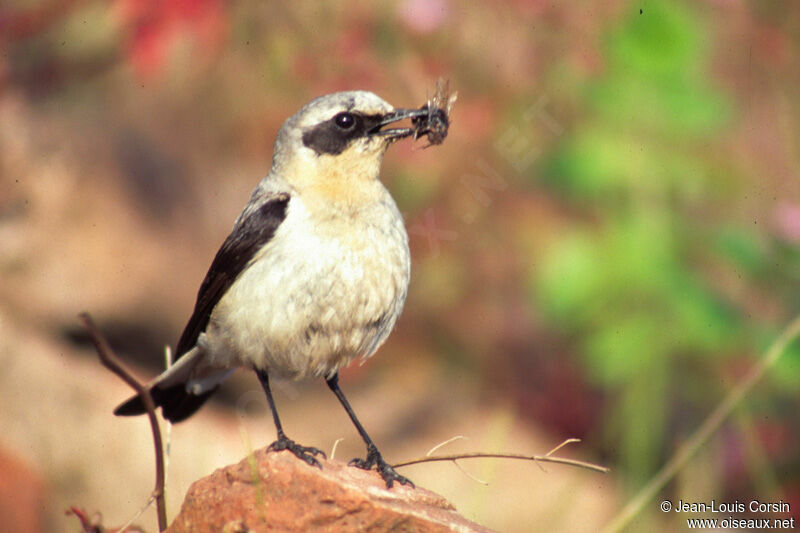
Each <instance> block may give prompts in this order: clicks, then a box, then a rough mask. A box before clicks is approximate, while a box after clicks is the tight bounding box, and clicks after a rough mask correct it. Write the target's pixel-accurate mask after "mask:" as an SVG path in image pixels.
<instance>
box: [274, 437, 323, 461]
mask: <svg viewBox="0 0 800 533" xmlns="http://www.w3.org/2000/svg"><path fill="white" fill-rule="evenodd" d="M283 450H289V451H290V452H292V453H293V454H295V455H296V456H297V457H298V458H299V459H302V460H303V461H305V462H306V463H308V464H310V465H311V466H316V467H317V468H319V469H322V465H321V464H320V462H319V461H318V460H317V458H316V457H314V456H315V455H322V457H323V458H327V456H326V455H325V452H323V451H322V450H320V449H319V448H314V447H312V446H300V445H299V444H297V443H296V442H295V441H293V440H292V439H289V438H287V437H286V436H279V437H278V440H276V441H275V442H273V443H272V444H270V445H269V446H268V447H267V451H269V452H280V451H283Z"/></svg>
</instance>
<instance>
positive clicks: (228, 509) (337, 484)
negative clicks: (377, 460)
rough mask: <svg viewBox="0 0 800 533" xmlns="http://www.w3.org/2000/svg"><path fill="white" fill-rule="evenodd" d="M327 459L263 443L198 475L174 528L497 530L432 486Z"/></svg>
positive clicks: (198, 531)
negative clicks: (388, 480)
mask: <svg viewBox="0 0 800 533" xmlns="http://www.w3.org/2000/svg"><path fill="white" fill-rule="evenodd" d="M320 461H321V463H322V470H320V469H318V468H316V467H312V466H309V465H307V464H306V463H304V462H302V461H300V460H299V459H297V458H296V457H295V456H294V455H292V454H291V453H290V452H280V453H273V452H270V453H268V452H266V450H265V449H262V450H258V451H256V452H255V453H254V456H251V457H249V458H245V459H243V460H242V461H241V462H240V463H238V464H235V465H230V466H227V467H225V468H222V469H220V470H217V471H216V472H214V473H213V474H211V475H210V476H208V477H205V478H203V479H200V480H198V481H196V482H194V483H193V484H192V486H191V487H190V488H189V492H188V494H187V495H186V498H185V500H184V502H183V505H182V507H181V511H180V513H179V514H178V516H177V517H176V518H175V520H174V521H173V522H172V524H171V525H170V527H169V528H168V529H167V531H168V532H169V533H182V532H192V533H202V532H214V533H217V532H220V531H223V532H228V533H234V532H244V531H248V532H261V531H374V532H377V531H402V532H411V531H425V532H437V531H463V532H472V531H475V532H486V531H490V530H488V529H486V528H484V527H482V526H479V525H478V524H475V523H473V522H470V521H469V520H467V519H466V518H464V517H463V516H461V515H459V514H458V513H457V512H456V510H455V508H454V507H453V506H452V505H451V504H450V503H449V502H448V501H447V500H445V499H444V498H442V497H441V496H439V495H438V494H435V493H433V492H431V491H429V490H426V489H424V488H421V487H417V488H411V487H408V486H404V485H400V486H398V485H397V484H395V486H394V487H393V488H392V489H389V490H387V489H386V485H385V484H384V482H383V480H382V479H381V478H380V476H379V475H378V474H377V472H374V471H370V472H368V471H365V470H361V469H358V468H355V467H351V466H348V465H346V464H345V463H342V462H339V461H328V460H324V459H320ZM251 465H252V466H251Z"/></svg>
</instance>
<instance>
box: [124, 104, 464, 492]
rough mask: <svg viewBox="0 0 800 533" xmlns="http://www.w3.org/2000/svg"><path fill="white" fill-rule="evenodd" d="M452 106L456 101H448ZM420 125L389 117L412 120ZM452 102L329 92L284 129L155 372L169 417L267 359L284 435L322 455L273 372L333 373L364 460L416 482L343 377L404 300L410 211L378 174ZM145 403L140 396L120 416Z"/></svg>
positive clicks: (184, 413)
mask: <svg viewBox="0 0 800 533" xmlns="http://www.w3.org/2000/svg"><path fill="white" fill-rule="evenodd" d="M447 111H449V108H448V110H447ZM407 118H410V119H412V120H413V126H412V127H408V128H405V127H400V128H398V127H395V128H388V129H387V128H385V126H388V125H390V124H393V123H395V122H397V121H400V120H402V119H407ZM447 120H448V118H447V112H446V111H444V110H439V109H438V108H437V109H431V108H430V103H429V104H428V108H426V107H425V106H423V108H422V109H414V110H411V109H395V108H394V107H392V106H391V105H389V104H388V103H386V102H385V101H383V100H382V99H381V98H379V97H378V96H376V95H375V94H373V93H370V92H366V91H350V92H341V93H335V94H330V95H327V96H322V97H320V98H317V99H315V100H313V101H311V102H310V103H309V104H307V105H306V106H305V107H303V108H302V109H301V110H300V111H299V112H298V113H297V114H295V115H294V116H292V117H291V118H289V119H288V120H287V121H286V122H285V123H284V124H283V126H282V127H281V129H280V131H279V132H278V137H277V139H276V141H275V148H274V155H273V160H272V168H271V169H270V171H269V174H267V176H266V177H265V178H264V179H263V180H262V181H261V183H259V184H258V186H257V187H256V189H255V190H254V191H253V194H252V196H251V197H250V201H249V202H248V203H247V205H246V206H245V208H244V210H243V211H242V213H241V214H240V215H239V218H238V219H237V220H236V222H235V224H234V227H233V231H232V232H231V234H230V235H229V236H228V238H227V239H226V240H225V242H224V243H223V244H222V247H221V248H220V249H219V251H218V252H217V255H216V257H214V260H213V262H212V263H211V267H210V269H209V271H208V274H207V275H206V278H205V280H204V281H203V284H202V285H201V286H200V291H199V293H198V295H197V302H196V304H195V307H194V312H193V313H192V316H191V318H190V319H189V322H188V324H187V325H186V328H185V329H184V331H183V334H182V335H181V337H180V340H179V341H178V346H177V349H176V353H177V361H176V363H175V364H174V365H173V366H171V367H170V368H169V369H168V370H166V371H165V372H164V373H163V374H161V375H160V376H158V377H157V378H156V379H155V380H154V381H153V383H151V385H150V393H151V395H152V397H153V400H154V401H155V403H156V405H157V406H160V407H161V410H162V413H163V415H164V417H165V418H166V419H168V420H170V421H172V422H178V421H181V420H184V419H185V418H187V417H189V416H190V415H192V414H193V413H194V412H195V411H196V410H197V409H199V408H200V406H201V405H202V404H203V402H205V401H206V400H207V399H208V397H209V396H210V395H211V394H213V393H214V391H215V390H216V389H217V387H219V385H220V383H222V381H223V380H225V378H227V377H228V375H230V373H231V372H232V371H233V369H234V368H236V367H240V366H243V367H249V368H252V369H253V370H255V372H256V374H257V375H258V379H259V381H260V382H261V386H262V387H263V388H264V392H265V393H266V396H267V400H268V402H269V406H270V409H271V410H272V416H273V418H274V420H275V426H276V428H277V434H278V439H277V440H276V441H275V442H273V443H272V444H271V445H270V446H269V449H271V450H290V451H291V452H292V453H294V454H295V455H296V456H297V457H299V458H301V459H303V460H304V461H306V462H307V463H309V464H312V465H316V466H320V463H319V461H317V459H316V458H315V457H314V456H315V455H316V454H322V455H323V456H324V454H323V453H322V451H320V450H319V449H317V448H313V447H306V446H300V445H299V444H297V443H296V442H294V441H292V440H290V439H289V438H288V437H286V435H285V434H284V432H283V428H282V426H281V422H280V419H279V418H278V412H277V410H276V408H275V402H274V400H273V398H272V393H271V391H270V386H269V376H273V377H274V378H283V379H293V380H299V379H304V378H312V377H323V378H325V381H326V382H327V384H328V386H329V387H330V389H331V390H332V391H333V392H334V394H336V397H337V398H338V399H339V401H340V402H341V404H342V406H344V408H345V410H346V411H347V414H348V415H349V416H350V418H351V420H352V421H353V424H355V426H356V429H357V430H358V432H359V433H360V434H361V437H362V438H363V439H364V442H365V443H366V445H367V456H366V459H354V460H353V461H351V464H353V465H355V466H357V467H359V468H364V469H370V468H372V467H376V468H377V470H378V472H379V473H380V475H381V476H382V477H383V479H384V481H385V482H386V486H387V487H391V486H392V483H393V482H394V481H397V482H399V483H402V484H411V482H410V481H409V480H408V479H407V478H405V477H403V476H401V475H399V474H398V473H397V472H395V470H394V469H393V468H392V467H391V466H390V465H389V464H388V463H386V461H384V459H383V457H382V456H381V454H380V452H379V451H378V449H377V447H376V446H375V444H374V443H373V442H372V439H370V437H369V435H368V434H367V432H366V431H365V430H364V428H363V426H362V425H361V424H360V423H359V421H358V419H357V418H356V415H355V413H354V412H353V410H352V408H351V407H350V405H349V403H348V401H347V399H346V398H345V396H344V394H343V393H342V391H341V389H340V388H339V383H338V371H339V369H340V368H342V367H344V366H346V365H347V364H349V363H350V362H351V361H353V360H354V359H357V358H361V359H366V358H368V357H370V356H371V355H372V354H373V353H375V351H376V350H377V349H378V347H379V346H380V345H381V344H382V343H383V342H384V341H385V340H386V337H387V336H388V335H389V332H390V331H391V330H392V327H393V326H394V324H395V322H396V321H397V317H398V316H399V315H400V312H401V310H402V308H403V303H404V301H405V299H406V292H407V290H408V282H409V275H410V255H409V250H408V236H407V234H406V230H405V227H404V225H403V218H402V216H401V215H400V212H399V211H398V209H397V206H396V205H395V203H394V200H393V199H392V197H391V196H390V195H389V192H388V191H387V190H386V188H385V187H384V186H383V184H382V183H381V182H380V181H379V179H378V175H379V171H380V165H381V160H382V159H383V155H384V153H385V152H386V148H387V147H388V146H389V145H390V144H392V143H393V142H394V141H397V140H398V139H402V138H405V137H409V136H412V135H413V136H414V138H417V137H418V136H420V135H424V134H425V133H426V132H428V133H429V135H428V136H429V139H432V141H431V142H436V141H438V142H441V140H442V139H443V138H444V135H446V127H447ZM144 412H145V408H144V404H143V402H142V400H141V398H140V397H138V396H136V397H134V398H131V399H129V400H128V401H127V402H125V403H123V404H122V405H120V406H119V407H118V408H117V409H116V410H115V413H116V414H118V415H137V414H142V413H144Z"/></svg>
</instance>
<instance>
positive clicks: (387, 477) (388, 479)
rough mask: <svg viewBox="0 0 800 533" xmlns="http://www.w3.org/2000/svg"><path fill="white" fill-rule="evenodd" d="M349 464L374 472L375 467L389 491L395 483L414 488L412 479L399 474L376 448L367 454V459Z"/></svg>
mask: <svg viewBox="0 0 800 533" xmlns="http://www.w3.org/2000/svg"><path fill="white" fill-rule="evenodd" d="M347 464H349V465H350V466H354V467H356V468H361V469H363V470H372V467H373V466H375V467H376V470H377V471H378V473H379V474H380V475H381V478H383V481H384V482H385V483H386V488H387V489H391V488H392V485H393V484H394V482H395V481H397V482H398V483H400V484H401V485H411V487H412V488H413V487H414V483H413V482H412V481H411V480H410V479H408V478H407V477H405V476H401V475H400V474H398V473H397V472H396V471H395V469H394V468H392V466H391V465H390V464H389V463H387V462H386V461H384V460H383V457H382V456H381V454H380V453H378V451H377V450H376V449H374V448H373V449H370V450H369V451H368V452H367V458H366V459H361V458H359V457H357V458H355V459H353V460H352V461H350V462H349V463H347Z"/></svg>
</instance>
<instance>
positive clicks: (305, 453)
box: [254, 368, 325, 468]
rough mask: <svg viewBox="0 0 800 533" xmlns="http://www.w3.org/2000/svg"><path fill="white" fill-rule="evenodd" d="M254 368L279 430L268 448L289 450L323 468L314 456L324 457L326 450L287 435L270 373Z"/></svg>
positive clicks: (277, 450)
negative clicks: (270, 379)
mask: <svg viewBox="0 0 800 533" xmlns="http://www.w3.org/2000/svg"><path fill="white" fill-rule="evenodd" d="M254 370H255V371H256V374H257V375H258V381H260V382H261V387H262V388H263V389H264V393H265V394H266V395H267V402H269V408H270V410H271V411H272V418H273V420H275V429H277V430H278V440H276V441H275V442H273V443H272V444H270V445H269V447H268V448H267V450H269V451H272V452H279V451H281V450H289V451H290V452H292V453H293V454H295V455H296V456H297V457H299V458H300V459H302V460H303V461H305V462H307V463H308V464H310V465H312V466H317V467H319V468H322V465H321V464H320V462H319V461H317V459H316V457H314V456H315V455H317V454H320V455H322V457H325V452H323V451H322V450H320V449H318V448H312V447H309V446H300V445H299V444H297V443H296V442H295V441H293V440H291V439H290V438H288V437H287V436H286V434H285V433H284V432H283V426H281V419H280V418H278V410H277V409H276V408H275V400H273V399H272V391H271V390H270V388H269V375H267V373H266V372H264V371H263V370H259V369H257V368H255V369H254Z"/></svg>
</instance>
